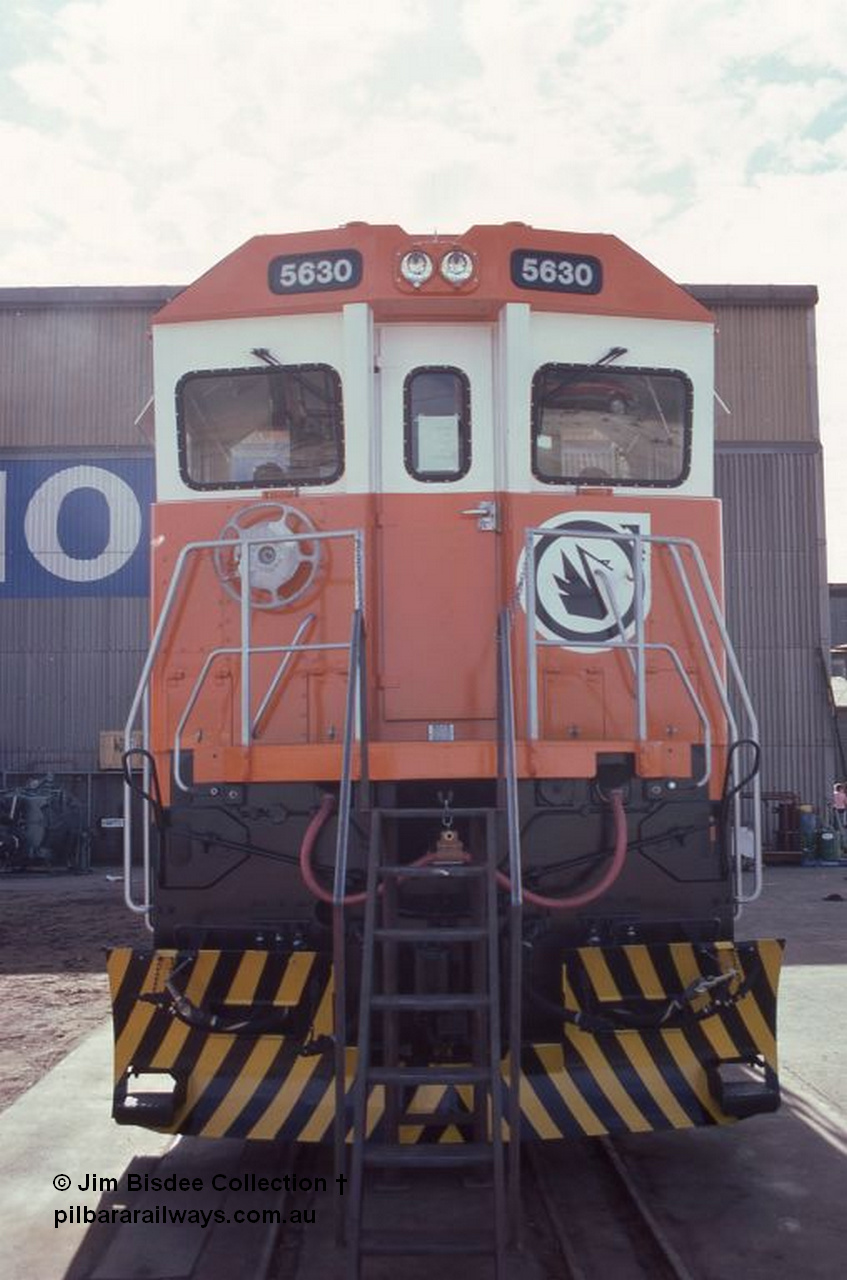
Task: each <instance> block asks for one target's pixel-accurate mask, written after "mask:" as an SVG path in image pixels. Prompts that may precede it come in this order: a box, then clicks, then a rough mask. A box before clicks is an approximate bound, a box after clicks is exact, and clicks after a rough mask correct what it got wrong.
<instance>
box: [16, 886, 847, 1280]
mask: <svg viewBox="0 0 847 1280" xmlns="http://www.w3.org/2000/svg"><path fill="white" fill-rule="evenodd" d="M738 936H739V937H740V938H744V937H751V938H752V937H769V936H770V937H773V936H777V937H784V938H786V940H787V951H786V967H785V969H784V972H783V981H782V990H781V1000H780V1026H779V1036H780V1045H781V1062H782V1068H781V1074H782V1082H783V1087H784V1099H785V1104H784V1107H783V1109H782V1111H781V1112H780V1113H779V1114H777V1115H775V1116H761V1117H756V1118H754V1119H752V1120H748V1121H745V1122H744V1123H743V1124H741V1125H739V1126H734V1127H732V1128H731V1129H721V1130H698V1131H695V1132H691V1131H685V1132H678V1133H667V1134H649V1135H645V1136H643V1137H637V1138H631V1139H628V1140H627V1142H626V1143H625V1144H624V1145H625V1149H626V1157H627V1160H628V1162H629V1163H630V1164H631V1165H632V1166H633V1167H634V1168H635V1169H636V1170H637V1171H638V1174H639V1177H640V1179H641V1181H642V1184H643V1186H644V1189H645V1194H647V1195H648V1197H649V1200H650V1202H651V1203H654V1204H655V1203H657V1202H658V1204H659V1205H660V1206H661V1212H662V1217H663V1220H665V1222H666V1225H667V1228H668V1231H669V1234H670V1235H671V1236H672V1238H673V1239H674V1242H675V1243H676V1244H677V1247H678V1248H679V1250H680V1252H681V1253H682V1254H683V1256H684V1257H685V1258H687V1259H688V1260H689V1263H690V1265H691V1267H692V1270H693V1271H694V1272H695V1274H696V1275H697V1276H698V1277H699V1278H702V1280H737V1276H738V1274H739V1271H743V1273H744V1280H781V1277H786V1280H787V1278H788V1277H791V1278H792V1280H793V1278H794V1277H796V1278H797V1280H836V1278H837V1277H841V1276H842V1275H844V1274H845V1270H847V1267H845V1263H844V1261H843V1260H844V1258H845V1256H847V1227H846V1226H845V1225H844V1224H845V1214H844V1200H845V1197H847V1178H845V1167H846V1166H845V1157H847V1029H845V1028H846V1027H847V1019H845V1017H844V1012H843V1011H844V1008H845V1003H847V988H845V983H847V867H776V868H767V869H766V871H765V894H764V896H763V898H762V900H761V901H760V902H759V903H756V904H754V905H751V906H750V907H748V908H747V909H746V911H745V915H744V917H743V919H742V921H741V925H740V927H739V930H738ZM110 1074H111V1048H110V1033H109V1029H108V1027H104V1028H102V1029H100V1030H98V1031H96V1032H94V1033H93V1034H92V1035H91V1036H89V1037H88V1039H86V1040H85V1041H84V1042H83V1043H82V1044H81V1045H80V1046H79V1047H78V1048H77V1049H75V1050H74V1051H73V1052H72V1053H71V1054H70V1055H68V1057H66V1058H65V1059H64V1060H63V1061H62V1062H61V1063H60V1064H59V1065H58V1066H57V1067H56V1068H54V1070H53V1071H52V1072H50V1074H49V1075H47V1076H46V1077H45V1078H44V1079H43V1080H42V1081H40V1082H39V1083H38V1084H37V1085H35V1086H34V1087H33V1088H32V1089H30V1090H29V1091H28V1092H27V1093H25V1094H24V1095H23V1097H21V1098H20V1099H18V1101H17V1102H16V1103H14V1104H13V1105H12V1106H11V1107H10V1108H9V1109H8V1110H7V1111H5V1112H4V1113H2V1115H0V1276H2V1277H3V1280H63V1278H64V1277H66V1276H67V1275H68V1274H69V1268H70V1267H71V1264H72V1260H73V1258H74V1256H75V1254H76V1253H77V1251H78V1250H79V1248H80V1246H81V1245H82V1244H83V1242H84V1239H85V1236H86V1232H87V1228H86V1227H85V1225H83V1224H80V1225H76V1224H73V1225H71V1224H64V1225H62V1226H60V1227H59V1228H58V1229H56V1228H54V1226H53V1222H54V1211H55V1210H57V1209H59V1210H61V1209H63V1208H65V1207H66V1206H67V1204H68V1203H69V1202H72V1203H73V1202H76V1203H85V1202H86V1200H87V1201H88V1203H91V1204H96V1203H97V1197H94V1198H93V1199H92V1198H90V1197H86V1196H85V1195H84V1194H82V1193H81V1192H78V1191H77V1190H75V1188H76V1185H77V1184H78V1183H79V1182H82V1181H84V1179H85V1177H86V1174H88V1173H92V1174H96V1176H97V1177H98V1178H99V1177H119V1176H120V1174H121V1172H122V1171H123V1170H124V1169H125V1168H126V1167H127V1165H128V1164H129V1163H130V1162H131V1160H132V1159H134V1158H137V1157H139V1156H143V1155H151V1156H153V1155H157V1154H159V1153H162V1152H164V1151H165V1150H166V1149H167V1147H168V1145H169V1141H170V1140H169V1139H167V1138H161V1137H159V1136H157V1135H155V1134H149V1133H146V1132H144V1131H142V1130H133V1129H121V1128H119V1127H118V1126H116V1125H114V1124H113V1123H112V1121H111V1119H110V1117H109V1107H110V1099H111V1078H110ZM560 1150H561V1159H562V1176H563V1177H567V1175H568V1160H567V1144H561V1147H560ZM60 1175H61V1176H64V1177H67V1178H68V1179H70V1182H71V1188H70V1189H69V1190H67V1191H63V1190H59V1191H57V1190H55V1189H54V1186H53V1181H52V1180H53V1178H54V1177H57V1176H60ZM305 1234H306V1235H308V1229H306V1233H305ZM333 1258H334V1260H333ZM445 1262H446V1265H441V1264H439V1268H438V1270H439V1273H440V1276H441V1277H442V1280H450V1277H451V1276H452V1275H454V1274H455V1275H456V1276H461V1277H462V1280H476V1277H477V1275H479V1276H480V1277H481V1276H483V1275H485V1274H486V1273H485V1272H484V1271H482V1270H480V1271H479V1272H477V1271H476V1269H475V1268H474V1267H473V1265H472V1264H470V1265H469V1264H468V1262H467V1261H466V1262H464V1263H462V1264H461V1269H460V1270H457V1271H455V1272H454V1271H452V1270H450V1263H449V1261H447V1260H445ZM526 1262H528V1260H527V1259H525V1260H524V1262H520V1263H516V1267H517V1270H516V1271H515V1275H516V1276H517V1275H519V1274H521V1275H522V1274H530V1273H531V1274H533V1275H534V1274H535V1272H533V1271H532V1268H530V1272H526V1271H525V1270H522V1268H524V1266H525V1263H526ZM140 1274H142V1273H139V1275H140ZM144 1274H148V1275H149V1271H148V1272H146V1273H144ZM339 1274H340V1266H339V1259H338V1255H337V1254H335V1255H333V1254H332V1253H330V1254H328V1255H327V1257H326V1260H325V1262H324V1263H323V1264H321V1263H320V1262H319V1261H318V1259H317V1258H316V1259H315V1260H314V1266H313V1267H312V1268H311V1269H310V1270H309V1271H308V1272H307V1273H304V1275H307V1276H308V1280H324V1277H326V1280H336V1277H337V1275H339ZM548 1274H554V1273H548ZM611 1280H614V1278H613V1277H612V1278H611Z"/></svg>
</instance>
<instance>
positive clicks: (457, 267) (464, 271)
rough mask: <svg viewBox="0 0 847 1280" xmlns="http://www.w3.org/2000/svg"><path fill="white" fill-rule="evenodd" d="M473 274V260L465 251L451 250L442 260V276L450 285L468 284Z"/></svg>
mask: <svg viewBox="0 0 847 1280" xmlns="http://www.w3.org/2000/svg"><path fill="white" fill-rule="evenodd" d="M473 273H474V261H473V258H472V257H471V255H470V254H469V253H465V251H464V249H451V250H450V252H449V253H445V255H444V257H443V258H442V259H441V274H442V276H443V277H444V279H445V280H446V281H447V283H448V284H455V285H459V284H466V283H467V282H468V280H470V278H471V276H472V275H473Z"/></svg>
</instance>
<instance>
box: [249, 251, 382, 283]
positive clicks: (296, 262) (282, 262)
mask: <svg viewBox="0 0 847 1280" xmlns="http://www.w3.org/2000/svg"><path fill="white" fill-rule="evenodd" d="M361 280H362V255H361V254H360V253H359V251H358V249H325V250H324V251H323V253H284V254H282V255H281V256H280V257H278V258H274V259H273V260H272V261H271V263H270V264H269V266H268V285H269V287H270V290H271V292H272V293H325V292H328V291H329V290H331V289H355V288H356V286H357V285H358V284H360V283H361Z"/></svg>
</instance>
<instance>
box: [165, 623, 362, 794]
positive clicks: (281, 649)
mask: <svg viewBox="0 0 847 1280" xmlns="http://www.w3.org/2000/svg"><path fill="white" fill-rule="evenodd" d="M308 621H309V619H308V618H307V619H306V622H308ZM300 630H302V627H301V628H300ZM296 641H297V637H296V636H295V637H294V640H293V641H292V643H291V644H257V645H253V647H252V648H251V649H250V650H249V651H248V653H247V659H248V661H249V659H250V658H252V657H254V656H255V655H256V654H268V653H281V654H283V655H284V658H289V659H291V658H292V657H293V656H294V654H295V653H324V652H326V651H327V650H334V649H345V650H346V649H349V647H350V646H349V644H347V643H346V641H343V640H333V641H330V640H327V641H323V642H321V643H318V644H297V642H296ZM241 653H242V650H241V646H240V645H220V646H219V647H218V648H217V649H210V650H209V652H208V654H207V655H206V661H205V662H204V663H203V666H202V667H201V668H200V672H199V674H198V676H197V679H196V680H195V681H194V685H193V687H192V690H191V693H190V694H189V696H188V701H187V702H186V704H185V709H184V711H183V713H182V715H181V716H180V718H179V722H178V723H177V726H176V729H175V730H174V782H175V783H176V785H177V786H178V787H179V789H180V791H190V790H191V787H190V785H189V784H188V783H186V782H183V779H182V745H181V742H182V733H183V730H184V728H185V726H186V724H187V723H188V719H189V717H190V715H191V712H192V711H193V710H194V707H195V706H196V704H197V699H198V698H199V696H200V690H201V689H202V687H203V685H204V684H205V683H206V677H207V675H208V674H209V671H210V670H211V667H212V665H213V664H214V662H215V661H216V659H217V658H221V657H235V656H236V655H241ZM283 661H284V659H283ZM281 667H282V663H280V668H281ZM277 675H279V669H278V670H277ZM257 718H258V715H257ZM252 736H253V735H251V738H252ZM241 745H242V746H249V743H244V742H243V743H242V744H241Z"/></svg>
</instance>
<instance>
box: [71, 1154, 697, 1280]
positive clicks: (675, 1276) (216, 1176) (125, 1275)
mask: <svg viewBox="0 0 847 1280" xmlns="http://www.w3.org/2000/svg"><path fill="white" fill-rule="evenodd" d="M130 1176H131V1177H132V1181H131V1182H130ZM331 1177H332V1159H331V1153H330V1152H329V1151H327V1150H324V1149H321V1148H315V1147H302V1148H300V1149H297V1148H294V1147H292V1146H285V1147H278V1146H275V1145H271V1144H264V1143H250V1144H248V1143H242V1142H234V1141H231V1140H230V1141H225V1142H222V1143H208V1142H203V1141H200V1140H192V1139H182V1140H181V1141H179V1142H177V1143H175V1144H174V1146H173V1147H172V1148H171V1149H170V1150H169V1151H167V1152H166V1153H165V1154H164V1156H162V1157H161V1158H159V1159H157V1160H153V1159H143V1160H135V1161H133V1162H132V1165H131V1166H130V1167H129V1169H128V1170H127V1172H126V1174H125V1175H124V1177H123V1178H122V1179H121V1180H120V1183H119V1186H118V1188H117V1189H116V1190H114V1191H108V1192H106V1193H105V1194H103V1195H102V1196H101V1197H100V1200H99V1203H98V1205H97V1208H98V1211H100V1212H102V1211H104V1210H105V1211H108V1212H109V1213H111V1212H112V1210H114V1211H115V1212H116V1213H117V1215H118V1221H117V1222H116V1223H114V1224H112V1223H109V1224H105V1223H104V1222H102V1221H100V1222H97V1223H95V1224H92V1226H91V1227H90V1228H89V1231H88V1232H87V1234H86V1238H85V1242H84V1244H83V1247H82V1248H81V1249H80V1251H79V1253H78V1254H77V1256H76V1258H75V1259H74V1261H73V1263H72V1265H71V1267H70V1268H69V1269H68V1271H67V1273H66V1277H65V1280H230V1278H231V1277H232V1276H233V1275H238V1276H240V1277H244V1280H338V1278H339V1277H340V1276H341V1275H343V1274H344V1268H345V1263H346V1259H345V1255H344V1252H343V1250H339V1249H338V1247H337V1244H336V1239H335V1235H336V1210H337V1208H338V1207H339V1206H338V1201H337V1196H336V1195H335V1194H333V1192H334V1188H333V1187H332V1185H331ZM320 1178H324V1179H325V1180H326V1186H327V1188H328V1190H322V1189H321V1184H320V1182H319V1179H320ZM166 1179H170V1180H174V1179H175V1180H176V1190H170V1189H169V1190H162V1189H161V1185H162V1184H163V1183H164V1181H165V1180H166ZM157 1180H158V1181H157ZM181 1180H182V1182H181ZM186 1181H187V1182H188V1183H189V1184H191V1185H190V1186H188V1187H186V1185H185V1183H186ZM213 1181H214V1184H215V1187H214V1188H213V1186H212V1184H213ZM265 1183H268V1184H274V1183H282V1184H283V1185H282V1186H280V1187H276V1186H274V1185H268V1186H265V1185H264V1184H265ZM198 1184H202V1186H201V1189H198ZM169 1186H170V1184H169ZM215 1188H217V1189H216V1190H215ZM523 1196H524V1204H525V1223H526V1226H525V1230H524V1239H523V1245H522V1248H521V1249H520V1250H519V1251H518V1252H516V1253H514V1254H512V1255H511V1257H510V1265H509V1275H510V1277H511V1278H512V1280H599V1278H600V1277H603V1280H606V1277H608V1276H610V1275H611V1276H614V1277H615V1280H645V1278H646V1277H649V1280H696V1277H695V1276H694V1274H693V1273H692V1271H691V1270H690V1269H689V1267H688V1266H687V1265H686V1263H685V1262H684V1261H683V1259H682V1258H681V1257H680V1256H679V1254H678V1253H677V1251H676V1250H675V1248H674V1247H673V1245H672V1243H671V1242H670V1240H669V1239H668V1237H667V1234H666V1232H665V1231H664V1229H663V1228H662V1225H661V1222H660V1220H659V1219H658V1218H657V1216H656V1214H655V1213H654V1212H653V1210H652V1209H651V1208H650V1206H649V1205H648V1203H647V1201H646V1200H645V1198H644V1196H643V1194H642V1192H641V1190H640V1189H639V1187H638V1186H637V1184H636V1182H635V1181H634V1179H633V1177H632V1175H631V1173H630V1171H629V1169H628V1167H627V1165H626V1163H625V1161H624V1159H623V1157H622V1156H621V1154H620V1152H619V1150H618V1149H617V1148H616V1147H615V1145H614V1144H613V1143H612V1142H610V1141H608V1140H604V1139H600V1140H585V1141H583V1142H572V1143H568V1144H566V1145H565V1144H562V1145H558V1144H557V1145H556V1146H555V1147H552V1148H551V1147H549V1146H548V1145H547V1144H543V1145H540V1146H537V1147H528V1148H527V1151H526V1159H525V1177H524V1187H523ZM475 1197H479V1192H478V1191H476V1192H475V1190H474V1188H473V1187H469V1186H464V1185H463V1186H459V1185H455V1186H454V1185H453V1184H452V1183H451V1184H449V1185H447V1184H446V1183H445V1182H444V1181H442V1180H440V1179H438V1178H425V1179H424V1180H423V1181H422V1183H421V1184H420V1185H419V1187H417V1188H416V1189H415V1190H414V1191H413V1192H412V1193H411V1194H410V1192H409V1188H406V1189H405V1190H404V1192H403V1193H402V1194H400V1195H398V1194H393V1193H392V1192H391V1191H390V1190H389V1191H388V1192H387V1194H386V1195H385V1196H384V1197H381V1199H382V1204H381V1205H380V1206H379V1207H378V1213H379V1215H380V1217H384V1218H385V1219H386V1222H391V1223H392V1224H393V1223H398V1222H402V1219H403V1215H404V1214H408V1213H411V1215H412V1217H413V1218H416V1219H417V1221H418V1223H420V1222H421V1221H431V1222H432V1223H433V1224H439V1223H443V1222H444V1220H445V1219H446V1218H448V1217H449V1216H450V1215H454V1216H455V1221H454V1224H453V1225H454V1226H455V1225H456V1224H458V1225H459V1226H461V1222H462V1220H463V1219H464V1220H465V1221H467V1222H468V1226H469V1228H470V1227H471V1226H472V1225H473V1218H474V1214H475V1213H478V1212H480V1211H481V1206H482V1199H481V1198H479V1203H477V1198H475ZM379 1199H380V1198H379V1197H378V1200H379ZM89 1203H90V1204H93V1202H92V1201H91V1200H89ZM126 1210H129V1211H130V1212H131V1213H133V1212H135V1215H136V1218H137V1219H138V1220H136V1221H134V1222H129V1223H121V1222H120V1214H121V1213H122V1212H125V1211H126ZM136 1211H137V1212H136ZM157 1212H158V1216H156V1217H155V1220H153V1219H151V1218H149V1217H148V1218H147V1220H146V1221H143V1220H141V1215H142V1214H144V1213H147V1214H154V1215H156V1214H157ZM239 1214H242V1215H245V1214H252V1215H253V1217H252V1218H251V1219H250V1220H247V1219H246V1218H244V1219H241V1220H240V1219H239V1218H238V1216H237V1215H239ZM192 1215H193V1216H192ZM198 1215H213V1217H212V1220H210V1221H207V1222H206V1223H205V1224H204V1223H203V1221H202V1218H201V1217H198ZM383 1225H385V1224H383ZM400 1265H402V1270H403V1274H404V1275H405V1276H406V1277H408V1280H418V1277H419V1276H420V1277H430V1276H431V1275H432V1271H431V1268H432V1265H433V1259H432V1258H406V1257H402V1258H401V1257H397V1258H393V1259H391V1260H390V1261H389V1260H388V1259H383V1260H375V1261H374V1264H373V1268H374V1269H373V1271H372V1272H366V1274H367V1275H368V1277H369V1280H370V1276H371V1274H373V1275H374V1277H375V1280H382V1276H383V1275H389V1274H392V1273H394V1270H395V1269H396V1267H398V1266H400ZM385 1268H388V1270H386V1269H385ZM438 1269H439V1275H440V1277H441V1280H454V1278H455V1280H490V1277H491V1275H492V1265H491V1262H490V1260H488V1259H475V1258H458V1257H457V1258H446V1257H445V1258H440V1259H439V1260H438Z"/></svg>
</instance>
